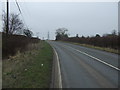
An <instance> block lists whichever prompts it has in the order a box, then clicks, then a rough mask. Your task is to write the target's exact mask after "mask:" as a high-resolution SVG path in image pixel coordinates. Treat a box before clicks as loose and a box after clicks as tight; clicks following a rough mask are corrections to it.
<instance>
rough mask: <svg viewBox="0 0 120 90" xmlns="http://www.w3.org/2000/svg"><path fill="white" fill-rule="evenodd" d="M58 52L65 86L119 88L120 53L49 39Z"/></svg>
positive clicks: (63, 85)
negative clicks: (119, 60) (119, 64)
mask: <svg viewBox="0 0 120 90" xmlns="http://www.w3.org/2000/svg"><path fill="white" fill-rule="evenodd" d="M48 43H50V44H51V46H52V47H54V48H55V50H56V52H57V53H58V57H59V60H60V68H61V77H62V87H63V88H117V87H118V72H120V70H119V68H118V55H117V54H113V53H108V52H105V51H100V50H96V49H91V48H86V47H82V46H79V45H74V44H69V43H63V42H55V41H48Z"/></svg>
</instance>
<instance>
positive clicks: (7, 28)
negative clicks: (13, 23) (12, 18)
mask: <svg viewBox="0 0 120 90" xmlns="http://www.w3.org/2000/svg"><path fill="white" fill-rule="evenodd" d="M8 31H9V1H8V0H7V26H6V34H8Z"/></svg>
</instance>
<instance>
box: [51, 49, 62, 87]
mask: <svg viewBox="0 0 120 90" xmlns="http://www.w3.org/2000/svg"><path fill="white" fill-rule="evenodd" d="M53 50H54V52H55V54H56V57H57V64H58V75H59V88H62V78H61V69H60V62H59V58H58V54H57V52H56V50H55V48H54V47H53Z"/></svg>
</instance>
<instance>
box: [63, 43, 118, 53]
mask: <svg viewBox="0 0 120 90" xmlns="http://www.w3.org/2000/svg"><path fill="white" fill-rule="evenodd" d="M64 42H67V43H72V44H75V45H80V46H83V47H88V48H93V49H98V50H102V51H107V52H110V53H115V54H120V52H119V51H118V50H116V49H112V48H106V47H98V46H93V45H88V44H80V43H74V42H68V41H64Z"/></svg>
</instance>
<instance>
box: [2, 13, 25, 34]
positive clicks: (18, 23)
mask: <svg viewBox="0 0 120 90" xmlns="http://www.w3.org/2000/svg"><path fill="white" fill-rule="evenodd" d="M6 26H7V16H6V13H4V14H3V32H5V33H6ZM23 28H24V24H23V22H22V20H20V19H19V16H18V15H17V14H14V13H12V14H10V16H9V30H8V34H15V33H17V32H20V30H22V29H23Z"/></svg>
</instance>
